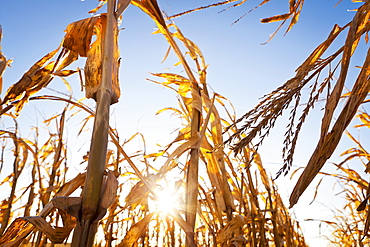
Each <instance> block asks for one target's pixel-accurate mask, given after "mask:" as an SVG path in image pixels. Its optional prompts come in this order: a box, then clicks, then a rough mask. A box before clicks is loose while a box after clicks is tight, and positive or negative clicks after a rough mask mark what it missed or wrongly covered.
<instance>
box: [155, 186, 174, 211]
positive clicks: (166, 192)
mask: <svg viewBox="0 0 370 247" xmlns="http://www.w3.org/2000/svg"><path fill="white" fill-rule="evenodd" d="M156 194H157V199H156V200H154V204H155V208H156V210H157V211H160V212H162V213H164V214H171V213H172V212H173V209H175V208H178V207H179V202H178V195H177V193H176V191H174V190H173V188H172V189H171V188H168V187H167V188H161V190H158V191H156Z"/></svg>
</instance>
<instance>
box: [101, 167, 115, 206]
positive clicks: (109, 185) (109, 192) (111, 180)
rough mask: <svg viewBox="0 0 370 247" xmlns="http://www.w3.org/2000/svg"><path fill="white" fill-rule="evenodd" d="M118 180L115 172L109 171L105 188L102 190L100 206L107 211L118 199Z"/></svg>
mask: <svg viewBox="0 0 370 247" xmlns="http://www.w3.org/2000/svg"><path fill="white" fill-rule="evenodd" d="M117 189H118V180H117V178H116V176H115V175H114V172H113V171H108V174H107V176H105V181H104V187H103V188H102V192H103V196H102V197H101V199H100V206H101V207H102V208H105V209H107V208H108V207H109V206H110V205H112V204H113V202H114V201H115V199H116V197H117Z"/></svg>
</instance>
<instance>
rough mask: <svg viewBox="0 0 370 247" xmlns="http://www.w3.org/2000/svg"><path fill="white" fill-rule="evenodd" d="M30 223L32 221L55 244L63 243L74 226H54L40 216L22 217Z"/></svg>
mask: <svg viewBox="0 0 370 247" xmlns="http://www.w3.org/2000/svg"><path fill="white" fill-rule="evenodd" d="M21 219H24V220H26V221H28V222H30V223H32V224H33V225H34V226H35V227H36V229H37V230H39V231H41V232H42V233H44V234H45V235H46V237H47V238H48V239H49V240H50V241H51V242H52V243H55V244H59V243H63V241H64V240H65V239H66V238H67V237H68V236H69V233H70V232H71V231H72V229H73V227H68V226H66V227H52V226H51V225H49V223H47V222H46V220H45V219H44V218H42V217H40V216H30V217H22V218H21Z"/></svg>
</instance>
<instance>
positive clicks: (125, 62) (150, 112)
mask: <svg viewBox="0 0 370 247" xmlns="http://www.w3.org/2000/svg"><path fill="white" fill-rule="evenodd" d="M338 1H339V0H326V1H306V2H305V5H304V7H303V11H302V15H301V17H300V20H299V22H298V24H297V25H296V26H294V27H293V29H292V30H291V31H290V32H289V33H288V34H287V35H285V36H284V32H285V29H284V28H283V29H282V30H281V31H280V32H279V33H278V34H277V35H276V37H275V38H274V39H273V40H272V41H271V42H270V43H268V44H266V45H261V43H264V42H265V41H267V40H268V38H269V35H270V34H272V33H273V32H274V31H275V29H276V28H277V26H278V25H279V23H271V24H261V23H260V22H259V20H260V18H264V17H270V16H273V15H277V14H283V13H286V12H287V11H288V1H286V0H275V1H271V2H270V3H268V4H266V5H265V6H262V7H261V8H259V9H257V10H255V11H253V12H251V13H250V14H248V15H246V16H245V17H244V18H243V19H241V20H240V21H239V22H238V23H236V24H234V25H231V24H232V23H233V22H234V21H235V20H237V19H238V18H239V17H240V16H242V15H244V14H245V13H246V12H248V11H249V10H250V9H252V8H254V7H255V6H256V5H258V4H259V3H260V1H252V0H251V1H248V2H247V3H246V4H243V5H242V6H240V7H237V8H232V9H229V10H227V11H222V10H223V9H224V8H225V7H218V8H210V9H207V10H203V11H198V12H195V13H191V14H188V15H185V16H182V17H179V18H176V19H174V22H175V23H176V24H177V26H178V27H179V28H180V29H181V30H182V32H183V33H184V35H185V36H186V37H187V38H189V39H191V40H192V41H194V42H195V43H196V44H197V45H198V46H199V47H200V49H201V50H202V52H203V54H204V56H205V59H206V62H207V63H208V64H209V69H208V83H209V84H210V87H211V88H212V89H214V91H215V92H217V93H219V94H221V95H223V96H225V97H227V98H228V99H229V100H230V101H231V102H232V103H233V105H234V106H235V109H236V111H237V115H238V116H241V115H242V114H243V113H245V112H246V111H248V110H249V109H251V108H252V107H254V106H255V105H256V104H257V103H258V100H259V98H260V97H262V96H263V95H265V94H267V93H269V92H270V91H272V90H273V89H275V88H277V87H278V86H280V85H282V84H283V83H284V82H285V81H286V80H288V79H289V78H291V77H293V76H294V71H295V69H296V68H297V67H298V66H299V65H300V64H301V63H302V62H303V61H304V59H305V58H306V57H307V56H308V55H309V54H310V53H311V52H312V50H313V49H314V48H315V47H316V46H317V45H319V44H320V43H321V42H322V41H324V40H325V39H326V37H327V36H328V34H329V32H330V30H331V29H332V28H333V25H334V24H339V25H340V26H342V25H344V24H346V23H348V22H349V21H350V20H351V19H352V17H353V15H354V14H355V12H353V11H348V10H351V9H356V8H357V7H358V6H359V3H357V4H356V3H352V2H351V1H349V0H343V1H342V2H341V3H340V4H339V5H337V6H336V7H334V6H335V5H336V4H337V2H338ZM214 2H217V1H216V0H188V1H179V0H159V5H160V7H161V8H162V9H163V10H164V12H165V13H166V14H167V15H168V16H170V15H173V14H176V13H179V12H183V11H185V10H189V9H193V8H195V7H199V6H203V5H207V4H210V3H214ZM0 3H1V5H0V6H1V7H0V24H1V25H2V27H3V35H4V36H3V40H2V48H3V53H4V54H5V55H6V57H7V58H8V59H13V61H14V62H13V63H12V67H11V68H7V70H6V72H5V74H4V85H3V93H2V96H3V95H4V92H5V91H6V89H7V88H8V87H9V86H10V85H12V84H13V83H15V82H17V81H18V80H19V78H20V77H21V76H22V74H23V73H24V72H25V71H26V70H28V69H29V67H30V66H31V65H32V64H33V63H35V62H36V61H37V60H39V59H40V58H41V57H43V56H44V55H45V54H46V53H48V52H50V51H52V50H54V49H55V48H57V47H58V45H59V44H60V41H61V40H62V38H63V36H64V29H65V28H66V26H67V25H68V24H69V23H71V22H73V21H76V20H80V19H83V18H87V17H89V15H88V14H87V12H88V11H89V10H91V9H93V8H95V7H96V5H97V1H95V0H86V1H80V0H64V1H60V0H59V1H58V0H53V1H45V0H44V1H42V0H37V1H26V0H18V1H5V0H2V1H0ZM221 11H222V12H221ZM121 27H122V28H124V29H123V30H122V31H121V32H120V40H119V46H120V51H121V57H122V65H121V70H120V80H121V91H122V96H121V99H120V102H119V103H118V104H116V105H114V107H113V110H112V112H113V121H114V125H115V126H116V127H117V129H118V130H119V133H120V135H121V138H122V139H128V138H129V137H130V136H131V135H133V134H134V133H136V132H141V133H143V135H144V136H145V138H146V140H147V143H151V144H153V145H150V144H149V145H148V148H151V149H152V150H151V151H156V150H154V149H155V145H154V144H155V143H161V144H163V145H164V144H167V143H168V142H169V141H171V140H172V139H173V137H174V135H176V133H172V132H173V131H174V130H175V129H176V128H178V127H179V126H178V125H179V120H178V119H175V118H173V117H172V118H171V116H169V114H167V113H165V114H162V115H159V116H155V113H156V111H158V110H160V109H162V108H164V107H168V106H175V107H176V106H177V101H176V96H175V95H174V93H173V92H172V91H170V90H168V89H165V88H163V87H161V86H160V85H157V84H154V83H152V82H149V81H147V80H146V78H151V76H150V74H149V73H148V72H153V73H156V72H163V71H165V69H167V68H170V67H171V66H172V65H173V63H174V61H175V60H174V59H173V57H170V59H169V60H168V61H166V62H165V63H163V64H161V61H162V59H163V57H164V55H165V53H166V50H167V48H168V45H167V43H166V42H165V39H164V38H163V37H162V36H161V35H151V33H152V32H153V31H154V30H155V24H154V22H153V21H152V20H150V18H149V17H148V16H146V15H145V14H144V13H142V12H141V11H140V10H139V9H138V8H136V7H134V6H129V8H128V9H127V10H126V12H125V13H124V15H123V23H122V25H121ZM285 28H286V27H285ZM365 46H366V45H364V44H362V45H361V47H360V48H359V49H363V50H364V51H365V48H366V47H365ZM356 61H358V64H351V66H352V67H354V66H355V65H361V61H362V60H361V57H360V58H359V59H358V60H355V63H356ZM80 66H81V67H82V66H83V64H82V63H81V64H80ZM351 76H352V77H351ZM351 78H352V79H353V75H351V74H350V79H351ZM67 80H68V81H69V83H70V84H71V85H73V87H74V96H75V97H76V98H81V97H83V93H81V92H79V81H78V78H77V77H70V78H67ZM349 84H351V82H350V81H349ZM49 88H52V89H57V90H61V91H63V90H64V91H65V87H64V85H63V83H62V82H61V81H60V80H55V81H53V82H52V83H51V84H50V86H49ZM50 93H51V91H50V90H49V89H44V90H42V91H41V94H50ZM91 105H92V106H93V102H91ZM41 106H43V107H41ZM322 107H324V103H323V102H322V103H319V104H318V106H317V107H316V109H317V110H316V112H315V113H314V114H313V116H312V117H310V118H309V119H308V120H307V124H306V125H307V126H308V127H305V128H304V131H303V132H302V136H301V138H302V139H301V140H302V141H300V142H299V146H298V148H297V151H296V161H295V163H294V165H295V167H300V166H304V165H305V164H306V162H307V159H308V158H309V156H310V155H311V153H312V151H313V149H314V146H315V145H316V142H317V139H316V138H317V137H318V134H319V132H318V130H319V128H320V125H319V122H320V119H321V112H320V108H322ZM61 110H62V108H61V105H60V104H57V103H50V105H48V106H46V107H45V103H31V104H29V105H28V106H27V107H26V108H25V111H24V112H23V116H22V119H21V120H20V121H22V123H24V124H29V126H34V125H36V122H37V119H38V120H40V119H42V117H35V116H36V115H38V114H39V115H40V116H46V117H47V116H50V114H52V113H55V112H58V111H61ZM285 125H286V122H284V121H278V123H277V126H276V127H277V130H276V131H273V132H272V133H271V135H270V136H269V138H268V139H266V145H263V147H262V148H261V155H262V160H263V162H264V164H265V167H266V168H267V169H268V170H269V171H270V173H271V175H272V176H273V175H274V174H275V173H276V172H277V171H278V169H280V167H281V164H282V160H281V150H282V141H283V132H284V130H283V127H284V126H285ZM27 128H28V127H21V131H22V132H23V133H24V134H26V133H27ZM70 132H72V130H70ZM170 133H172V134H170ZM82 145H84V148H88V143H86V144H82ZM138 145H140V144H139V143H138ZM345 147H346V144H341V146H340V147H339V152H336V154H335V155H336V156H338V154H339V153H340V152H342V151H344V150H345ZM335 155H334V156H335ZM77 156H78V155H76V154H75V157H74V159H75V160H76V161H74V162H75V163H76V164H77V163H78V162H79V159H80V157H77ZM361 169H362V168H361ZM329 171H330V169H329ZM296 177H298V176H296ZM326 181H328V182H327V183H326V184H325V186H327V187H328V189H323V190H322V192H321V193H320V194H319V196H318V199H317V201H318V202H317V203H313V204H312V205H311V206H308V204H309V202H310V201H311V200H312V193H313V187H312V188H311V189H309V192H307V193H305V194H304V195H303V198H302V199H301V201H300V202H299V203H298V205H297V206H296V207H295V208H294V209H293V210H291V212H295V213H296V216H297V218H298V219H299V220H303V219H306V218H316V219H317V218H324V219H326V220H330V219H331V218H330V216H329V217H328V214H330V211H329V210H328V208H327V207H329V208H332V207H333V201H332V199H331V198H332V196H331V195H332V194H334V192H332V191H331V186H332V183H333V180H330V179H327V180H326ZM278 184H279V185H281V186H280V188H279V189H280V192H281V194H282V197H283V198H284V200H287V198H288V196H289V193H290V191H291V189H292V186H293V182H292V181H290V180H289V178H288V177H285V178H284V177H282V178H280V179H279V180H278ZM320 211H321V212H323V213H322V214H318V212H320ZM328 212H329V213H328ZM301 225H302V226H303V227H304V232H305V236H306V239H307V242H308V243H310V244H311V246H318V245H316V244H318V243H319V244H320V246H322V245H323V243H324V242H323V241H324V240H322V239H320V238H319V237H318V236H319V230H318V223H317V222H310V223H307V222H306V223H305V222H303V221H302V222H301ZM313 229H316V230H313Z"/></svg>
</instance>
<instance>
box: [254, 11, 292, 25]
mask: <svg viewBox="0 0 370 247" xmlns="http://www.w3.org/2000/svg"><path fill="white" fill-rule="evenodd" d="M290 15H291V13H287V14H283V15H275V16H272V17H267V18H263V19H261V22H262V23H271V22H276V21H284V20H286V19H288V18H290Z"/></svg>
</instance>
